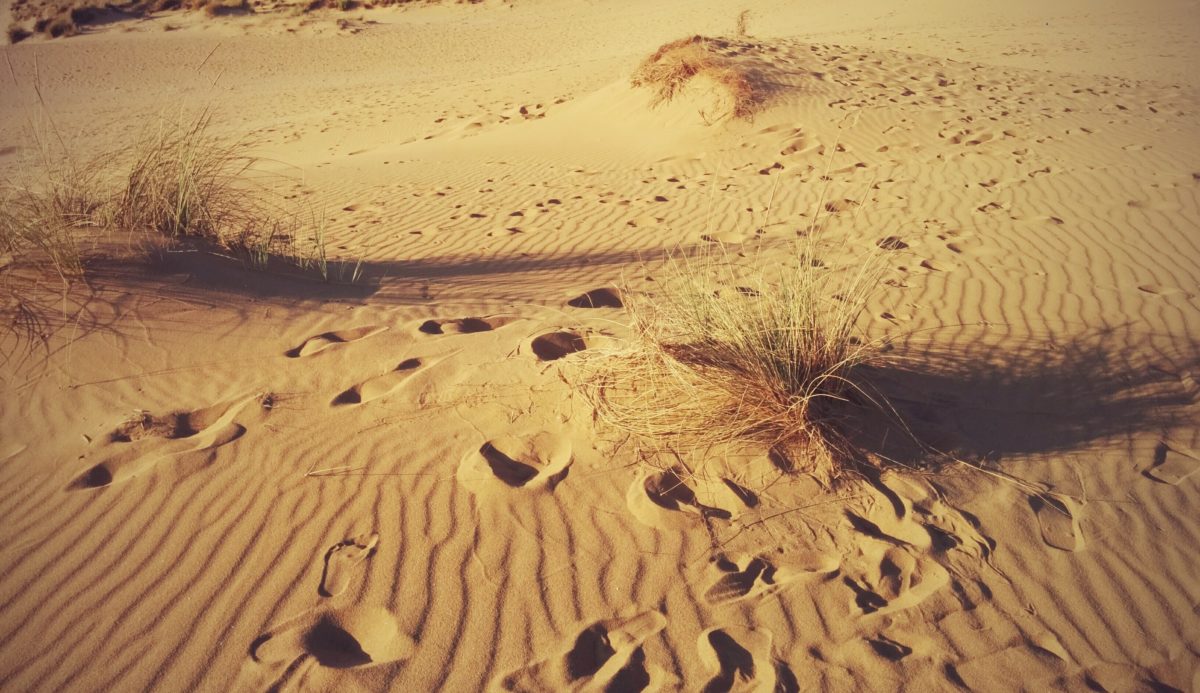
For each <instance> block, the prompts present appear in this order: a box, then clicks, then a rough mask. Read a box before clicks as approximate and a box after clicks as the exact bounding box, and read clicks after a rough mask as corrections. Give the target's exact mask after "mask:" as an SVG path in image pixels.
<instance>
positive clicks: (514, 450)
mask: <svg viewBox="0 0 1200 693" xmlns="http://www.w3.org/2000/svg"><path fill="white" fill-rule="evenodd" d="M572 461H573V458H572V454H571V443H570V441H569V440H567V439H566V438H564V437H562V436H559V435H556V434H553V433H549V432H546V431H543V432H540V433H536V434H534V435H532V436H528V437H518V436H513V435H504V436H500V437H498V438H493V439H492V440H489V441H488V442H486V443H484V444H483V445H482V446H480V448H479V449H478V450H472V451H471V452H469V453H468V454H467V455H466V456H465V457H464V458H463V460H462V462H461V463H460V464H459V468H458V480H459V482H460V483H462V484H463V485H465V486H467V487H468V488H469V489H471V490H472V491H474V492H475V493H476V494H480V495H494V494H496V493H499V492H505V491H508V492H511V491H512V490H513V489H525V490H545V491H553V490H554V489H555V488H556V487H557V486H558V485H559V484H560V483H562V481H563V479H566V478H567V473H568V472H569V471H570V468H571V462H572Z"/></svg>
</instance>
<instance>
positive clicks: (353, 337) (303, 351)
mask: <svg viewBox="0 0 1200 693" xmlns="http://www.w3.org/2000/svg"><path fill="white" fill-rule="evenodd" d="M386 329H387V327H386V326H381V325H366V326H363V327H356V328H354V329H352V330H339V331H337V332H325V333H322V334H319V335H316V336H314V337H309V338H308V339H306V340H304V342H303V343H302V344H300V346H298V347H296V348H295V349H291V350H289V351H288V352H287V353H286V354H285V355H286V356H287V357H288V358H293V359H295V358H300V357H303V356H312V355H313V354H317V353H320V352H322V351H325V350H326V349H328V348H329V347H332V346H337V345H338V344H348V343H350V342H357V341H358V340H360V339H366V338H367V337H372V336H374V335H377V334H379V333H380V332H383V331H384V330H386Z"/></svg>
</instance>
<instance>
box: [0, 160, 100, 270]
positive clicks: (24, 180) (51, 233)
mask: <svg viewBox="0 0 1200 693" xmlns="http://www.w3.org/2000/svg"><path fill="white" fill-rule="evenodd" d="M35 140H36V143H37V150H38V154H37V158H36V159H35V160H34V161H32V162H30V164H29V165H28V166H27V167H26V169H25V171H26V172H25V175H23V176H21V177H20V178H17V179H8V180H5V181H3V182H2V183H0V254H3V255H4V256H5V258H6V261H5V264H6V265H8V264H12V263H14V262H16V261H17V260H18V259H22V260H25V261H27V262H28V264H31V265H33V266H35V267H38V268H40V269H42V270H45V271H47V272H52V273H54V274H57V275H58V276H59V277H60V278H61V279H63V280H64V281H67V280H70V279H72V278H74V277H78V276H79V275H80V274H81V273H82V271H83V261H82V259H81V253H80V248H79V241H80V236H81V234H82V232H84V231H85V230H86V229H90V228H94V227H96V226H97V225H98V221H97V214H98V212H99V210H100V209H101V208H102V207H103V204H104V200H103V193H102V191H101V189H100V185H99V183H98V171H97V167H96V166H94V165H88V164H82V165H81V164H79V163H77V162H76V161H75V160H74V159H72V158H71V157H69V156H67V155H66V154H65V152H63V151H61V150H60V149H59V148H57V147H55V146H53V144H51V142H50V140H49V139H48V138H45V137H41V136H36V137H35Z"/></svg>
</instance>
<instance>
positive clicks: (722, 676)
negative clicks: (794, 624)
mask: <svg viewBox="0 0 1200 693" xmlns="http://www.w3.org/2000/svg"><path fill="white" fill-rule="evenodd" d="M772 640H773V636H772V634H771V632H770V631H767V630H751V629H749V628H742V627H738V626H729V627H724V628H710V629H708V630H706V631H704V632H703V633H701V634H700V639H699V642H698V643H697V647H698V649H699V654H700V661H701V663H702V664H704V667H705V668H706V669H708V670H709V671H711V672H713V674H714V675H713V677H712V678H711V679H709V681H708V683H707V684H705V686H704V688H702V689H701V690H702V691H703V692H704V693H726V692H733V691H746V692H747V693H750V692H755V693H793V692H795V691H799V690H800V684H799V682H798V681H797V680H796V675H795V674H793V673H792V670H791V669H790V668H788V666H787V665H786V664H784V663H783V662H781V661H778V660H776V659H775V658H774V657H772V655H771V643H772Z"/></svg>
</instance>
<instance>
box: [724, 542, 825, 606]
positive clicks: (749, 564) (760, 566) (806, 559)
mask: <svg viewBox="0 0 1200 693" xmlns="http://www.w3.org/2000/svg"><path fill="white" fill-rule="evenodd" d="M712 565H713V568H714V569H715V571H716V573H717V574H718V577H717V579H716V580H715V581H714V582H713V583H712V585H711V586H709V588H708V590H706V591H705V593H704V598H705V600H707V601H708V602H709V603H710V604H727V603H730V602H734V601H738V600H740V599H745V598H747V597H761V596H764V595H768V594H773V593H775V592H777V591H779V590H780V589H782V588H783V587H784V586H786V585H788V584H791V583H793V582H795V581H797V580H800V579H802V578H806V577H815V576H817V575H825V574H828V573H832V572H833V571H835V570H837V569H838V567H839V565H840V561H838V559H837V558H834V557H833V556H828V555H825V554H822V553H818V552H815V551H814V552H797V553H791V554H788V555H787V556H786V558H785V559H784V561H782V562H779V563H778V564H777V563H774V562H772V561H769V560H767V559H766V558H763V557H762V556H718V557H717V558H716V560H715V561H713V564H712Z"/></svg>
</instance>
